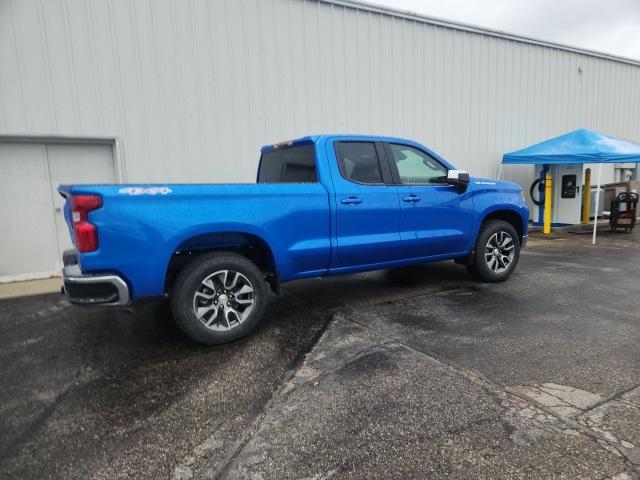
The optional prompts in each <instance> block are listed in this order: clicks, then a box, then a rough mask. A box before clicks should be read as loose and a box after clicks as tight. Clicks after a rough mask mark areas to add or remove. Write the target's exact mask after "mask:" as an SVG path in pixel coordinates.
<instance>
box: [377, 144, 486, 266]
mask: <svg viewBox="0 0 640 480" xmlns="http://www.w3.org/2000/svg"><path fill="white" fill-rule="evenodd" d="M385 151H386V154H387V157H388V158H389V163H390V164H391V169H392V172H393V175H394V177H395V180H396V183H398V187H397V188H398V200H399V203H400V238H401V240H402V246H403V251H404V252H405V255H406V257H407V258H418V257H432V256H437V255H451V254H457V253H466V252H467V250H468V249H469V248H470V235H471V227H472V222H473V200H472V198H471V193H470V192H460V191H459V190H458V189H457V187H455V186H452V185H447V184H446V183H445V179H446V176H447V167H446V166H445V165H443V164H442V163H441V162H439V161H438V160H436V159H435V158H434V157H433V156H431V155H429V154H428V153H427V152H424V151H422V150H420V149H418V148H416V147H413V146H411V145H404V144H400V143H388V144H386V145H385Z"/></svg>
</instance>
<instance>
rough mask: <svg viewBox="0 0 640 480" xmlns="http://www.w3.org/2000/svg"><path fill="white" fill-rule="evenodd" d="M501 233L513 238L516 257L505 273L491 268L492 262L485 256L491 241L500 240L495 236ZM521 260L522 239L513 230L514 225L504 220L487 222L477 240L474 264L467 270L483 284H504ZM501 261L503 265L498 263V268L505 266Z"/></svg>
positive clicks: (514, 256)
mask: <svg viewBox="0 0 640 480" xmlns="http://www.w3.org/2000/svg"><path fill="white" fill-rule="evenodd" d="M501 232H504V233H505V234H507V235H509V237H510V238H511V240H512V242H513V253H514V255H513V259H512V260H510V262H509V264H508V265H507V268H506V269H505V270H504V271H499V272H498V271H494V270H493V269H492V268H490V266H489V263H488V262H490V260H487V257H486V256H485V249H486V248H487V247H488V243H489V241H490V240H492V239H493V238H498V237H494V235H496V234H497V235H498V236H499V235H500V234H501ZM504 238H506V237H504ZM487 255H492V254H487ZM519 259H520V237H519V235H518V233H517V232H516V230H515V228H513V225H511V224H510V223H507V222H504V221H502V220H487V221H486V222H485V223H484V224H483V225H482V228H481V229H480V233H479V234H478V238H477V240H476V249H475V255H474V258H473V263H472V264H471V265H468V266H467V270H468V271H469V273H471V275H473V276H474V277H475V278H477V279H478V280H481V281H483V282H490V283H495V282H504V281H505V280H506V279H507V278H509V276H510V275H511V274H512V273H513V271H514V270H515V268H516V265H517V264H518V260H519ZM500 261H502V264H500V263H498V264H497V265H498V268H501V267H500V265H503V266H504V265H505V262H504V261H503V260H497V259H496V262H500ZM494 265H496V264H494Z"/></svg>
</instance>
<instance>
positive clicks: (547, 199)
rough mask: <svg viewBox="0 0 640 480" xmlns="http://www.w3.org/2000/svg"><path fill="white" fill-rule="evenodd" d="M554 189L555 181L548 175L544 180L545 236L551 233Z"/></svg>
mask: <svg viewBox="0 0 640 480" xmlns="http://www.w3.org/2000/svg"><path fill="white" fill-rule="evenodd" d="M552 187H553V179H552V178H551V174H550V173H547V174H546V175H545V178H544V230H543V232H544V233H545V234H547V235H548V234H550V233H551V190H552Z"/></svg>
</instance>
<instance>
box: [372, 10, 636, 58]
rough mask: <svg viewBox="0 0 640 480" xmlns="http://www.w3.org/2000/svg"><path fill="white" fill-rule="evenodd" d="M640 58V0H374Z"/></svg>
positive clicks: (521, 33) (498, 28)
mask: <svg viewBox="0 0 640 480" xmlns="http://www.w3.org/2000/svg"><path fill="white" fill-rule="evenodd" d="M370 3H378V4H381V5H386V6H389V7H392V8H396V9H400V10H409V11H412V12H417V13H422V14H425V15H429V16H433V17H440V18H444V19H448V20H454V21H459V22H463V23H470V24H473V25H478V26H483V27H488V28H492V29H497V30H503V31H506V32H509V33H517V34H520V35H525V36H528V37H535V38H538V39H541V40H550V41H553V42H559V43H566V44H568V45H572V46H576V47H583V48H587V49H590V50H598V51H601V52H607V53H612V54H614V55H621V56H624V57H630V58H635V59H638V60H640V0H370Z"/></svg>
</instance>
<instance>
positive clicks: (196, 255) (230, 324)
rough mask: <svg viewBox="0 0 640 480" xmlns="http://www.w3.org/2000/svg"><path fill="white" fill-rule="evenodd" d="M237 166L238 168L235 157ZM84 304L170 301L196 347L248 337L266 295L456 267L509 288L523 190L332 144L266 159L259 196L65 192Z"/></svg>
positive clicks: (407, 157)
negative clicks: (385, 273) (313, 284)
mask: <svg viewBox="0 0 640 480" xmlns="http://www.w3.org/2000/svg"><path fill="white" fill-rule="evenodd" d="M229 161H233V160H232V159H230V160H229ZM59 192H60V194H62V195H63V196H64V197H65V198H66V204H65V218H66V220H67V223H68V225H69V230H70V233H71V236H72V238H73V241H74V245H75V248H74V249H73V250H70V251H67V252H65V254H64V258H63V261H64V272H63V276H64V290H65V292H66V294H67V295H68V297H69V299H70V301H71V302H73V303H75V304H79V305H110V306H125V305H129V304H130V303H131V302H134V301H137V300H143V299H148V298H153V297H166V296H168V297H169V298H170V301H171V309H172V312H173V315H174V318H175V320H176V322H177V324H178V325H179V326H180V328H181V329H182V330H183V331H184V332H185V333H186V334H187V335H188V336H189V337H191V338H192V339H194V340H196V341H198V342H201V343H205V344H209V345H213V344H219V343H224V342H228V341H231V340H234V339H236V338H239V337H241V336H243V335H245V334H246V333H247V332H249V331H250V330H251V329H252V328H254V327H255V326H256V324H257V323H258V322H259V320H260V318H261V316H262V315H263V312H264V310H265V304H266V302H267V297H268V289H269V288H271V290H273V291H275V292H276V293H277V292H278V291H279V288H280V283H281V282H287V281H290V280H296V279H301V278H308V277H324V276H331V275H341V274H348V273H353V272H362V271H367V270H377V269H382V268H390V267H397V266H402V265H409V264H415V263H424V262H433V261H439V260H450V259H453V260H455V261H456V262H457V263H460V264H463V265H466V267H467V269H468V270H469V271H470V272H471V274H473V275H474V276H475V277H476V278H478V279H480V280H482V281H487V282H498V281H502V280H505V279H506V278H507V277H508V276H509V275H510V274H511V273H512V272H513V270H514V269H515V267H516V264H517V263H518V257H519V253H520V248H521V247H522V246H523V245H524V243H525V241H526V238H527V223H528V214H529V213H528V209H527V206H526V204H525V201H524V198H523V195H522V189H521V187H520V186H519V185H516V184H513V183H508V182H503V181H497V180H490V179H481V178H474V177H471V178H470V177H469V174H468V173H467V172H463V171H461V170H455V169H454V167H453V166H452V165H450V164H449V163H448V162H447V161H446V160H445V159H443V158H442V157H440V156H439V155H438V154H436V153H435V152H433V151H431V150H429V149H428V148H425V147H424V146H422V145H420V144H418V143H415V142H412V141H408V140H404V139H400V138H387V137H377V136H354V135H320V136H309V137H304V138H300V139H297V140H292V141H289V142H284V143H279V144H276V145H269V146H266V147H264V148H263V149H262V155H261V157H260V164H259V167H258V175H257V183H256V184H203V185H197V184H193V185H191V184H182V185H181V184H166V185H164V184H163V185H157V184H156V185H144V184H141V185H62V186H60V188H59Z"/></svg>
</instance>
